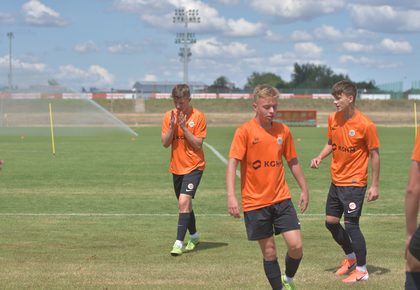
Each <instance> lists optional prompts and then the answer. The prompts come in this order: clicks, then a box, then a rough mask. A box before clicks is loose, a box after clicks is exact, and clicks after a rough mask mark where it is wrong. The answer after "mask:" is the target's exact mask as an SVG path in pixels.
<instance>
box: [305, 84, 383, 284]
mask: <svg viewBox="0 0 420 290" xmlns="http://www.w3.org/2000/svg"><path fill="white" fill-rule="evenodd" d="M332 95H333V96H334V99H335V100H334V104H335V106H336V109H337V111H336V112H335V113H332V114H330V116H329V118H328V135H327V138H328V141H327V144H326V145H325V146H324V148H323V149H322V151H321V153H320V154H319V155H318V156H317V157H315V158H314V159H312V160H311V167H312V168H318V167H319V165H320V163H321V161H322V160H323V159H324V158H326V157H327V156H328V155H330V154H331V153H332V160H331V177H332V183H331V186H330V190H329V192H328V198H327V203H326V220H325V226H326V227H327V229H328V230H329V231H330V232H331V234H332V236H333V238H334V240H335V241H336V242H337V243H338V244H339V245H340V246H341V247H342V249H343V251H344V253H345V254H346V255H347V257H346V258H345V259H344V260H343V261H342V266H341V267H340V268H339V269H338V270H337V271H336V272H335V274H336V275H337V276H341V275H345V274H348V273H349V272H350V271H351V270H353V268H354V267H355V266H356V269H354V271H351V273H350V275H349V276H348V277H347V278H345V279H343V280H342V281H343V282H344V283H353V282H358V281H366V280H368V278H369V274H368V271H367V269H366V242H365V238H364V236H363V234H362V232H361V231H360V227H359V219H360V216H361V213H362V206H363V200H364V198H365V193H366V188H367V180H368V161H369V158H370V160H371V169H372V180H371V186H370V188H369V191H368V198H367V201H374V200H376V199H378V197H379V189H378V186H379V164H380V160H379V139H378V135H377V133H376V127H375V125H374V124H373V123H372V121H370V120H369V119H368V118H367V117H366V116H365V115H363V114H362V112H360V111H359V110H358V109H356V107H355V102H356V96H357V88H356V86H355V85H354V84H353V83H352V82H350V81H348V80H343V81H339V82H337V83H336V84H334V86H333V87H332ZM343 213H344V228H343V227H342V225H341V224H340V219H341V217H342V215H343Z"/></svg>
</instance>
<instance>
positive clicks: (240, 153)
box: [229, 127, 248, 160]
mask: <svg viewBox="0 0 420 290" xmlns="http://www.w3.org/2000/svg"><path fill="white" fill-rule="evenodd" d="M247 139H248V136H247V131H246V130H245V129H244V128H243V127H239V128H238V129H236V132H235V135H234V136H233V140H232V144H231V145H230V151H229V157H230V158H235V159H238V160H242V159H243V158H244V156H245V154H246V149H247V146H246V144H247Z"/></svg>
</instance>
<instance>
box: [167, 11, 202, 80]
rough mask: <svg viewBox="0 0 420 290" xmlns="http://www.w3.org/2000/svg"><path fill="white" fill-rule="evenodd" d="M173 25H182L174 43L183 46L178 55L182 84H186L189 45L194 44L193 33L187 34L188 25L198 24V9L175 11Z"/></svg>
mask: <svg viewBox="0 0 420 290" xmlns="http://www.w3.org/2000/svg"><path fill="white" fill-rule="evenodd" d="M173 23H183V24H184V32H181V33H177V34H176V39H175V43H176V44H181V45H183V46H182V47H180V49H179V54H178V55H179V56H180V57H181V60H182V62H183V63H184V83H185V84H188V62H189V61H190V59H191V56H192V54H191V49H190V48H189V45H190V44H194V43H196V39H195V35H194V33H191V32H188V24H189V23H200V17H199V16H198V9H188V10H186V9H185V8H180V9H175V16H174V17H173Z"/></svg>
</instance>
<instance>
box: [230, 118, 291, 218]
mask: <svg viewBox="0 0 420 290" xmlns="http://www.w3.org/2000/svg"><path fill="white" fill-rule="evenodd" d="M283 156H284V158H285V159H286V160H287V161H290V160H292V159H294V158H296V157H297V155H296V150H295V146H294V143H293V139H292V135H291V133H290V130H289V127H287V126H286V125H284V124H280V123H275V122H273V126H272V127H271V128H270V129H264V128H262V127H261V126H260V125H259V124H258V123H257V121H256V119H255V118H253V119H252V120H250V121H248V122H246V123H244V124H243V125H242V126H240V127H239V128H238V129H237V130H236V132H235V136H234V138H233V141H232V144H231V147H230V153H229V157H230V158H235V159H237V160H240V164H241V192H242V209H243V211H244V212H246V211H250V210H254V209H258V208H262V207H265V206H269V205H272V204H275V203H278V202H281V201H283V200H286V199H290V198H291V195H290V191H289V187H288V185H287V183H286V180H285V177H284V164H283V159H282V157H283Z"/></svg>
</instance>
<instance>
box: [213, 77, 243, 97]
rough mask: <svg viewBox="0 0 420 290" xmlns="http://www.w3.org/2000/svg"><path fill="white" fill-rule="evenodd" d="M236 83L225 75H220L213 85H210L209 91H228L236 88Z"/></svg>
mask: <svg viewBox="0 0 420 290" xmlns="http://www.w3.org/2000/svg"><path fill="white" fill-rule="evenodd" d="M235 89H236V88H235V85H234V84H233V83H232V82H230V81H229V79H228V78H227V77H225V76H220V77H218V78H217V79H216V80H215V81H214V82H213V84H212V85H211V86H209V87H208V92H209V93H228V92H232V91H233V90H235Z"/></svg>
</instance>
